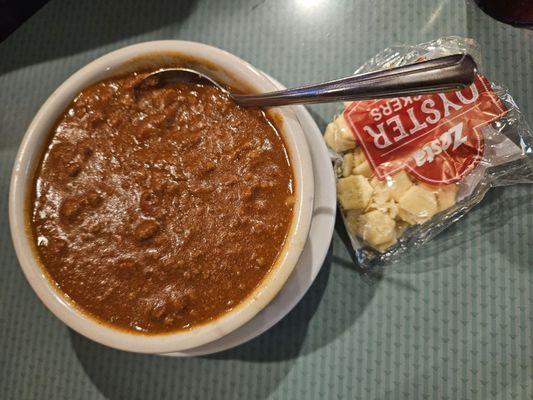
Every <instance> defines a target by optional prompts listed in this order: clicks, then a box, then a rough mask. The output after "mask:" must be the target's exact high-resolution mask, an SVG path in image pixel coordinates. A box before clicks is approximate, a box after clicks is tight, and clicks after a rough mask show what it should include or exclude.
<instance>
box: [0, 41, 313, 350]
mask: <svg viewBox="0 0 533 400" xmlns="http://www.w3.org/2000/svg"><path fill="white" fill-rule="evenodd" d="M176 63H180V64H184V65H187V66H192V67H193V68H197V69H200V70H202V71H204V72H207V73H208V74H210V75H211V76H213V77H214V78H216V79H217V80H219V81H221V82H223V83H225V84H227V85H230V86H234V87H241V88H246V90H247V91H250V92H266V91H270V90H275V86H274V85H273V83H272V82H271V81H270V80H269V79H267V78H266V77H265V76H264V75H263V74H261V73H260V72H259V71H258V70H256V69H255V68H254V67H252V66H251V65H250V64H248V63H246V62H245V61H243V60H241V59H240V58H238V57H236V56H234V55H232V54H230V53H227V52H225V51H223V50H220V49H217V48H214V47H211V46H207V45H204V44H200V43H194V42H185V41H157V42H146V43H140V44H137V45H133V46H129V47H125V48H122V49H120V50H117V51H114V52H112V53H109V54H107V55H105V56H103V57H101V58H99V59H97V60H95V61H93V62H91V63H90V64H88V65H87V66H86V67H84V68H82V69H81V70H79V71H78V72H76V73H75V74H74V75H72V76H71V77H70V78H68V79H67V80H66V81H65V82H64V83H63V84H62V85H61V86H60V87H59V88H58V89H57V90H56V91H55V92H54V93H53V94H52V95H51V96H50V97H49V98H48V100H47V101H46V102H45V103H44V104H43V106H42V107H41V109H40V110H39V112H38V113H37V115H36V116H35V118H34V119H33V121H32V123H31V124H30V126H29V128H28V130H27V131H26V134H25V136H24V138H23V140H22V143H21V145H20V147H19V151H18V154H17V157H16V160H15V165H14V167H13V174H12V177H11V187H10V193H9V223H10V227H11V235H12V239H13V243H14V246H15V250H16V253H17V257H18V259H19V262H20V265H21V267H22V270H23V271H24V274H25V275H26V278H27V279H28V281H29V283H30V285H31V286H32V288H33V290H34V291H35V292H36V293H37V295H38V296H39V298H40V299H41V300H42V301H43V303H44V304H45V305H46V306H47V307H48V308H49V309H50V310H51V311H52V312H53V313H54V314H55V315H56V316H57V317H58V318H59V319H61V320H62V321H63V322H64V323H65V324H67V325H68V326H69V327H71V328H72V329H74V330H76V331H77V332H79V333H80V334H82V335H84V336H86V337H88V338H90V339H92V340H94V341H97V342H99V343H102V344H104V345H107V346H110V347H114V348H117V349H121V350H127V351H133V352H142V353H169V352H175V351H180V350H185V349H190V348H194V347H197V346H200V345H203V344H206V343H209V342H212V341H214V340H216V339H219V338H221V337H222V336H224V335H226V334H228V333H229V332H231V331H233V330H235V329H237V328H238V327H240V326H241V325H243V324H244V323H246V322H247V321H249V320H250V319H251V318H252V317H253V316H255V315H256V314H257V313H258V312H259V311H260V310H261V309H263V308H264V307H265V306H266V305H267V304H268V303H269V302H270V301H271V300H272V299H273V298H274V296H275V295H276V294H277V293H278V291H279V290H280V289H281V287H282V286H283V284H284V283H285V281H286V280H287V278H288V277H289V275H290V274H291V272H292V270H293V268H294V266H295V264H296V262H297V261H298V258H299V257H300V254H301V252H302V250H303V246H304V244H305V242H306V239H307V235H308V231H309V226H310V222H311V214H312V208H313V193H314V188H313V172H312V167H311V165H312V164H311V158H310V154H309V149H308V147H307V142H306V140H305V137H304V134H303V132H302V128H301V126H300V124H299V122H298V120H297V118H296V116H295V115H294V113H293V112H292V110H291V109H290V108H288V107H286V108H275V109H272V111H273V112H275V113H277V114H278V115H279V116H280V117H281V121H282V122H281V126H280V128H281V133H282V135H283V136H284V139H285V143H286V145H287V147H288V151H289V156H290V160H291V164H292V168H293V173H294V178H295V182H296V185H295V198H296V203H295V206H294V213H293V220H292V223H291V228H290V231H289V234H288V237H287V241H286V243H285V246H284V248H283V250H282V252H281V254H280V256H279V258H278V260H277V262H276V264H275V265H274V267H273V268H272V270H271V271H270V273H269V274H268V275H267V276H266V277H265V278H264V280H263V281H262V283H261V284H260V285H259V286H258V288H257V289H256V290H255V291H254V292H252V293H251V295H249V296H248V297H247V298H246V299H245V300H244V301H243V302H242V303H241V304H239V305H238V306H236V307H235V308H234V309H233V310H231V311H229V312H227V313H225V314H223V315H222V316H220V317H218V318H216V319H214V320H213V321H210V322H208V323H206V324H203V325H199V326H196V327H193V328H191V329H189V330H184V331H176V332H172V333H166V334H157V335H144V334H138V333H133V332H132V333H130V332H127V331H124V330H120V329H116V328H113V327H112V326H111V325H108V324H103V323H101V322H99V321H97V320H96V319H94V318H92V317H90V316H88V315H86V314H84V313H83V312H81V311H80V310H79V309H78V308H77V307H76V306H74V305H73V304H71V303H70V302H69V300H68V299H67V297H66V296H65V295H64V294H63V293H61V292H60V291H59V290H58V289H57V288H56V287H55V286H54V284H53V282H51V281H50V279H49V278H48V275H47V274H46V273H45V271H44V270H43V269H42V267H41V266H40V263H39V260H38V258H37V257H36V253H35V246H34V245H33V243H32V238H31V234H30V233H29V230H28V227H29V214H30V213H29V207H30V204H29V200H28V199H29V198H30V196H29V193H30V191H31V184H32V177H33V174H34V172H35V169H36V167H37V165H38V162H39V160H40V157H41V154H42V151H43V147H44V145H45V143H46V140H47V138H48V135H49V132H50V130H51V128H52V126H53V124H54V123H55V121H56V120H57V119H58V117H59V116H60V115H61V114H62V113H63V112H64V110H65V108H66V107H67V106H68V104H69V103H70V102H71V101H72V100H73V98H74V97H75V96H76V95H77V94H78V93H79V92H80V91H81V90H83V89H84V88H85V87H87V86H89V85H91V84H92V83H95V82H97V81H100V80H102V79H104V78H108V77H111V76H114V75H117V74H121V73H124V72H128V71H132V70H135V69H138V68H143V67H157V66H162V65H169V64H176Z"/></svg>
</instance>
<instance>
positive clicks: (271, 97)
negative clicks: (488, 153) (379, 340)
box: [233, 54, 477, 107]
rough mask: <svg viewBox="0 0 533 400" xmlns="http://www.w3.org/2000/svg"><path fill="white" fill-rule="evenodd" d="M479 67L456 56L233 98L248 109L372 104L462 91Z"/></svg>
mask: <svg viewBox="0 0 533 400" xmlns="http://www.w3.org/2000/svg"><path fill="white" fill-rule="evenodd" d="M476 70H477V66H476V63H475V62H474V60H473V59H472V57H471V56H470V55H468V54H455V55H451V56H446V57H440V58H436V59H433V60H429V61H421V62H417V63H414V64H409V65H405V66H402V67H397V68H391V69H387V70H383V71H377V72H370V73H368V74H361V75H353V76H349V77H346V78H341V79H336V80H333V81H329V82H325V83H320V84H316V85H309V86H302V87H299V88H296V89H286V90H280V91H277V92H270V93H264V94H258V95H233V99H234V100H235V101H236V102H237V103H239V104H240V105H242V106H245V107H265V106H283V105H288V104H308V103H326V102H332V101H346V100H368V99H378V98H389V97H401V96H409V95H417V94H428V93H435V92H445V91H449V90H458V89H462V88H464V87H466V86H468V85H470V84H471V83H472V82H473V81H474V78H475V75H476Z"/></svg>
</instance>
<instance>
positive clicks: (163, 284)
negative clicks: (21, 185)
mask: <svg viewBox="0 0 533 400" xmlns="http://www.w3.org/2000/svg"><path fill="white" fill-rule="evenodd" d="M144 75H145V73H132V74H128V75H125V76H122V77H118V78H113V79H109V80H106V81H103V82H100V83H97V84H94V85H92V86H90V87H88V88H86V89H85V90H83V91H82V92H81V93H80V94H79V95H78V96H77V97H76V99H75V100H74V101H73V102H72V104H70V106H69V107H68V109H67V111H66V112H65V114H64V115H63V116H62V117H61V118H60V120H59V121H58V123H57V125H56V126H55V128H54V130H53V132H52V134H51V138H50V142H49V145H48V147H47V148H46V150H45V151H44V154H43V156H42V160H41V163H40V166H39V168H38V170H37V173H36V177H35V181H34V196H33V199H32V207H31V208H32V214H31V224H32V230H33V234H34V239H35V242H36V246H37V251H38V255H39V257H40V259H41V261H42V264H43V266H44V268H45V269H46V271H47V272H48V273H49V275H50V277H51V279H53V280H54V281H55V282H56V284H57V286H58V287H59V288H60V290H61V291H63V292H64V293H66V294H67V295H68V296H69V297H70V298H71V299H72V301H73V302H74V303H76V304H77V305H78V306H79V307H81V308H82V309H83V310H85V311H86V312H88V313H89V314H91V315H93V316H94V317H96V318H98V319H100V320H102V321H105V322H108V323H111V324H113V325H115V326H118V327H121V328H125V329H128V330H135V331H139V332H145V333H160V332H167V331H171V330H179V329H184V328H187V327H191V326H194V325H196V324H200V323H203V322H206V321H209V320H211V319H213V318H215V317H217V316H219V315H221V314H222V313H224V312H226V311H227V310H229V309H231V308H233V307H235V306H236V305H237V304H238V303H239V302H241V301H242V300H243V299H245V298H246V297H247V296H248V295H249V294H250V293H251V292H252V291H253V290H254V288H255V287H257V285H258V284H259V283H260V281H261V280H262V279H263V278H264V277H265V275H266V274H267V273H268V271H269V270H270V269H271V267H272V266H273V264H274V263H275V261H276V259H277V257H278V254H279V252H280V250H281V249H282V247H283V244H284V242H285V238H286V235H287V232H288V229H289V226H290V222H291V218H292V209H293V204H292V203H293V197H292V196H293V184H294V182H293V174H292V169H291V166H290V162H289V157H288V155H287V151H286V148H285V146H284V142H283V140H282V138H281V136H280V135H279V133H278V131H277V130H276V128H275V126H274V125H273V124H272V123H271V121H270V119H269V118H267V117H266V115H265V113H264V112H262V111H261V110H257V109H245V108H241V107H239V106H237V105H236V104H235V103H234V102H233V101H232V100H231V99H230V98H229V97H228V96H227V95H226V94H225V93H223V92H222V91H221V90H219V89H217V88H215V87H213V86H208V85H195V84H172V85H170V86H165V87H163V88H152V89H150V90H147V91H144V92H142V93H141V94H140V95H139V96H136V95H134V92H133V90H132V88H133V86H134V85H135V83H137V82H138V81H139V80H140V79H141V78H142V77H143V76H144Z"/></svg>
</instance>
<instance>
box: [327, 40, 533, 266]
mask: <svg viewBox="0 0 533 400" xmlns="http://www.w3.org/2000/svg"><path fill="white" fill-rule="evenodd" d="M457 53H469V54H470V55H472V56H473V57H474V59H475V60H476V62H477V64H478V67H479V72H480V74H479V77H478V79H476V83H475V84H474V85H472V87H470V88H469V89H468V90H465V91H460V92H455V93H451V94H438V95H429V96H416V97H413V98H410V97H408V98H402V99H385V100H379V101H378V100H376V101H365V102H348V103H345V104H344V107H343V110H342V112H341V113H339V114H338V115H337V116H335V117H334V119H333V120H332V122H331V123H330V124H329V125H328V126H327V128H326V131H325V133H324V139H325V141H326V143H327V145H328V147H329V148H330V149H331V154H332V158H333V163H334V168H335V172H336V176H337V197H338V201H339V208H340V212H341V213H342V217H343V220H344V222H345V226H346V229H347V232H348V234H349V237H350V241H351V244H352V247H353V251H354V256H355V258H356V260H357V262H358V263H359V265H360V266H361V267H363V268H369V267H371V266H373V265H376V264H385V263H390V262H392V261H394V260H396V259H398V258H399V256H400V255H401V254H402V253H404V252H405V251H407V250H409V249H412V248H414V247H418V246H421V245H422V244H424V243H425V242H427V241H428V240H430V239H431V238H433V237H434V236H435V235H436V234H438V233H439V232H441V231H442V230H444V229H445V228H446V227H448V226H449V225H451V224H452V223H454V222H456V221H457V220H459V219H460V218H461V217H462V216H463V215H464V214H465V213H467V212H468V211H469V210H470V209H471V208H472V207H473V206H474V205H476V204H477V203H479V202H480V201H481V200H482V199H483V196H484V195H485V193H486V192H487V190H489V188H491V187H493V186H500V185H512V184H518V183H533V161H532V160H533V136H532V132H531V130H530V129H529V127H528V125H527V123H526V122H525V120H524V118H523V116H522V114H521V113H520V110H519V108H518V106H517V105H516V103H515V102H514V100H513V98H512V97H511V95H510V94H509V92H508V91H507V90H506V89H505V88H504V87H503V86H500V85H499V84H496V83H494V82H492V81H490V78H487V77H485V76H483V68H482V62H481V52H480V49H479V46H478V45H477V44H476V43H475V42H474V41H473V40H471V39H465V38H460V37H447V38H441V39H438V40H435V41H432V42H427V43H422V44H419V45H416V46H397V47H393V48H389V49H386V50H384V51H382V52H381V53H379V54H377V55H376V56H375V57H374V58H372V59H371V60H369V61H368V62H367V63H365V64H364V65H363V66H361V67H360V68H359V69H358V70H357V71H356V72H355V73H356V74H360V73H366V72H372V71H376V70H380V69H385V68H392V67H396V66H400V65H405V64H410V63H413V62H415V61H418V60H422V59H432V58H436V57H441V56H444V55H448V54H457ZM439 96H440V97H439Z"/></svg>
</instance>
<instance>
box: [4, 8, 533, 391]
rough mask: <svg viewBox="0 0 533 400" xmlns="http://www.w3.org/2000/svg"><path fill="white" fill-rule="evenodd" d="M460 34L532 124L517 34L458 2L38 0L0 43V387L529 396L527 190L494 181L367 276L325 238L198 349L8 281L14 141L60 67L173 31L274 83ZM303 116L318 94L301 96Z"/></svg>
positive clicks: (531, 240) (531, 341)
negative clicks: (308, 278)
mask: <svg viewBox="0 0 533 400" xmlns="http://www.w3.org/2000/svg"><path fill="white" fill-rule="evenodd" d="M445 35H463V36H469V37H473V38H475V39H476V40H477V41H479V42H480V43H481V45H482V49H483V53H484V66H485V71H486V72H487V74H488V76H490V77H491V78H492V79H494V80H497V81H499V82H500V83H503V84H504V85H506V86H507V87H508V88H509V89H510V91H511V93H512V94H513V96H514V97H515V99H516V101H517V103H518V104H519V106H520V107H521V109H522V110H523V112H524V113H525V115H526V117H527V119H528V120H529V122H530V123H533V31H528V30H524V29H517V28H512V27H509V26H506V25H503V24H501V23H499V22H496V21H494V20H492V19H491V18H489V17H488V16H486V15H484V14H483V13H482V12H480V11H479V10H478V9H477V8H476V7H475V6H474V5H473V4H471V3H465V2H464V1H461V0H439V1H424V0H394V1H392V0H389V1H387V0H346V1H341V0H266V1H265V0H263V1H261V0H252V1H249V2H247V1H244V0H242V1H240V0H219V1H216V0H198V1H184V0H181V1H180V0H153V1H145V0H128V1H126V0H116V1H106V0H93V1H90V2H89V1H87V2H76V3H74V2H72V1H69V0H53V1H51V2H50V3H49V4H48V5H46V6H45V7H44V8H43V9H41V10H40V11H39V12H38V13H37V14H35V15H34V16H33V17H32V18H30V19H29V20H28V21H27V22H26V23H25V24H24V25H22V27H21V28H19V29H18V30H17V31H16V32H15V33H14V34H13V35H11V36H10V37H9V38H8V39H7V40H6V41H4V42H3V43H1V44H0V188H1V193H2V194H1V196H0V238H1V240H0V398H1V399H58V400H59V399H106V398H107V399H166V398H172V399H177V398H183V399H232V400H234V399H266V398H269V399H333V398H336V399H365V400H367V399H422V398H423V399H484V400H485V399H510V398H516V399H531V398H533V324H532V315H533V311H532V310H533V285H532V284H533V265H532V261H533V200H532V199H533V186H529V187H527V186H518V187H508V188H499V189H495V190H493V191H491V192H490V193H489V194H488V195H487V197H486V198H485V199H484V200H483V202H482V204H480V205H479V206H478V207H476V208H475V209H474V211H473V212H471V213H470V214H469V215H468V216H467V217H466V218H464V219H463V220H461V221H460V222H459V223H458V224H456V225H455V226H453V227H452V228H450V229H448V230H447V231H445V232H444V233H443V234H441V235H440V236H439V237H438V238H437V239H435V240H434V241H432V242H431V243H430V244H428V245H427V246H425V247H424V248H423V249H421V250H419V251H417V252H413V253H411V254H409V255H408V256H406V257H404V258H403V259H402V261H401V262H400V263H398V264H395V265H394V266H391V268H389V269H388V270H387V272H386V274H385V275H384V276H383V278H382V279H380V280H378V281H377V282H376V283H374V284H373V285H368V284H367V283H366V282H365V281H364V280H363V279H362V278H361V276H360V275H359V273H358V272H357V271H356V270H354V269H353V267H352V264H351V260H350V257H349V254H348V251H347V249H346V248H345V246H344V244H343V242H342V241H341V240H340V238H339V235H338V233H335V236H334V238H333V242H332V245H331V249H330V250H331V251H330V253H329V255H328V258H327V260H326V262H325V264H324V266H323V268H322V271H321V273H320V275H319V276H318V278H317V280H316V282H315V283H314V285H313V286H312V287H311V289H310V290H309V292H308V293H307V295H306V296H305V297H304V299H303V300H302V301H301V302H300V303H299V305H298V306H297V307H296V308H295V309H294V310H293V311H292V312H291V313H290V314H289V315H288V316H287V317H286V318H284V319H283V320H282V321H281V322H280V323H279V324H277V325H276V326H275V327H274V328H272V329H271V330H269V331H268V332H266V333H265V334H263V335H261V336H260V337H258V338H257V339H255V340H253V341H251V342H249V343H247V344H245V345H242V346H240V347H237V348H235V349H233V350H229V351H226V352H223V353H219V354H216V355H213V356H206V357H199V358H191V359H171V358H163V357H157V356H146V355H136V354H128V353H124V352H120V351H116V350H112V349H109V348H105V347H103V346H100V345H98V344H96V343H93V342H91V341H89V340H87V339H85V338H83V337H81V336H79V335H78V334H76V333H74V332H72V331H70V330H69V329H68V328H66V326H64V325H63V324H62V323H61V322H60V321H59V320H57V319H56V318H55V317H54V316H53V315H52V314H51V313H50V312H48V311H47V310H46V309H45V307H44V306H43V305H42V304H41V302H40V301H39V300H38V299H37V297H36V296H35V294H34V293H33V292H32V290H31V289H30V287H29V285H28V283H27V282H26V280H25V278H24V276H23V274H22V272H21V270H20V268H19V265H18V262H17V259H16V257H15V253H14V250H13V247H12V244H11V240H10V237H9V227H8V218H7V198H8V185H9V176H10V173H11V166H12V163H13V160H14V157H15V153H16V150H17V147H18V145H19V142H20V140H21V138H22V135H23V134H24V131H25V129H26V127H27V126H28V124H29V122H30V121H31V119H32V117H33V115H34V114H35V112H36V111H37V109H38V107H39V106H40V105H41V104H42V102H43V101H44V100H45V99H46V98H47V96H48V95H49V94H50V93H51V92H52V90H53V89H54V88H56V87H57V86H58V85H59V84H60V83H61V82H62V81H63V80H64V79H66V78H67V77H68V76H69V75H70V74H71V73H72V72H74V71H75V70H77V69H78V68H80V67H82V66H83V65H84V64H86V63H87V62H89V61H91V60H92V59H94V58H96V57H98V56H100V55H102V54H104V53H106V52H108V51H110V50H113V49H116V48H119V47H122V46H124V45H127V44H132V43H136V42H140V41H146V40H154V39H186V40H195V41H200V42H205V43H208V44H212V45H215V46H218V47H221V48H223V49H226V50H228V51H230V52H232V53H235V54H237V55H239V56H241V57H243V58H244V59H246V60H248V61H250V62H251V63H252V64H254V65H256V66H257V67H259V68H261V69H263V70H264V71H266V72H268V73H269V74H271V75H272V76H274V77H275V78H277V79H279V80H280V81H281V82H283V83H284V84H285V85H296V84H300V83H305V82H308V81H319V80H325V79H328V78H334V77H339V76H342V75H346V74H348V73H350V72H352V71H353V70H354V69H355V68H356V67H357V66H358V65H359V64H361V63H362V62H363V61H364V60H366V59H367V58H369V57H371V56H372V55H373V54H375V53H376V52H378V51H380V50H381V49H383V48H384V47H388V46H390V45H393V44H397V43H402V42H403V43H411V44H414V43H418V42H422V41H426V40H430V39H434V38H437V37H440V36H445ZM311 111H312V115H313V116H314V118H315V119H316V121H317V122H318V123H319V125H320V126H321V127H323V126H324V124H325V121H327V120H329V119H330V118H331V116H332V114H333V113H334V111H335V105H325V106H315V107H311Z"/></svg>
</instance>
